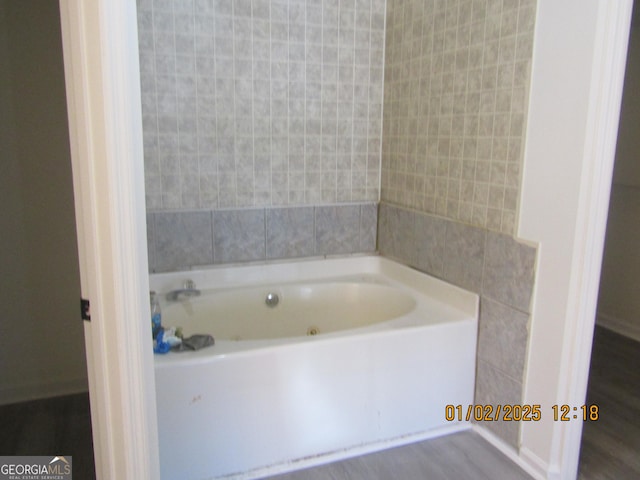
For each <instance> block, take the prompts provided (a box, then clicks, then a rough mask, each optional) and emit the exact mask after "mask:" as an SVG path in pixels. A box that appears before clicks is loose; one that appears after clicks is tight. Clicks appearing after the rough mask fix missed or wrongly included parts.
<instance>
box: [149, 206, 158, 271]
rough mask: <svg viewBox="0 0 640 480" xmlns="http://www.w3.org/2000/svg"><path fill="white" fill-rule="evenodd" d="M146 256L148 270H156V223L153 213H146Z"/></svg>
mask: <svg viewBox="0 0 640 480" xmlns="http://www.w3.org/2000/svg"><path fill="white" fill-rule="evenodd" d="M147 258H148V261H149V272H150V273H152V272H155V271H156V270H155V269H156V224H155V216H154V214H153V213H147Z"/></svg>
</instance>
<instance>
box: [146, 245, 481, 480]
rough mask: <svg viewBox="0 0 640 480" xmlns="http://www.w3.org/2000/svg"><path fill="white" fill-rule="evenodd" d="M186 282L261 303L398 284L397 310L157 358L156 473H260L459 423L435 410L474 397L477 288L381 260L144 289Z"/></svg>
mask: <svg viewBox="0 0 640 480" xmlns="http://www.w3.org/2000/svg"><path fill="white" fill-rule="evenodd" d="M185 278H189V279H192V280H194V281H195V282H196V284H197V285H198V287H199V288H202V289H203V290H204V291H205V292H204V293H203V294H202V297H206V296H207V291H208V290H210V291H211V292H209V293H217V294H225V295H226V294H228V295H232V296H233V295H234V293H233V292H242V293H244V294H245V297H246V293H247V291H254V290H257V291H259V292H258V293H260V295H256V298H259V299H260V301H261V302H264V298H263V297H262V295H263V294H264V293H265V292H264V291H263V290H260V289H262V288H263V287H270V288H273V287H274V285H275V286H277V287H278V288H283V289H286V288H289V287H291V288H293V289H295V288H298V287H299V288H307V287H308V288H312V289H316V294H317V295H319V296H320V297H322V298H323V300H322V301H321V302H320V303H321V304H324V303H326V301H328V300H327V298H326V297H323V295H325V296H328V297H333V296H334V295H336V294H338V293H340V294H341V295H344V292H347V291H348V289H349V288H351V287H353V286H356V285H357V286H358V287H356V288H362V287H365V289H369V291H368V292H365V293H366V295H365V296H364V297H360V298H366V299H367V300H370V299H371V298H372V297H375V298H376V299H378V297H381V298H383V299H384V296H385V294H389V293H390V292H396V294H397V295H398V299H397V303H398V305H396V307H397V310H393V309H391V310H389V311H387V312H386V313H385V315H382V316H381V317H380V318H379V321H377V322H373V323H371V322H369V323H366V322H365V324H364V325H360V324H358V322H350V323H349V324H348V326H346V327H343V328H342V329H340V328H338V329H334V330H333V331H329V332H328V333H322V334H319V335H314V336H308V335H306V333H302V334H298V333H299V332H298V333H296V332H295V331H294V330H292V329H291V328H290V327H287V328H285V329H283V330H282V332H279V334H278V335H277V338H265V335H264V334H259V335H258V334H256V335H255V336H254V338H248V337H247V339H245V340H234V339H232V338H231V339H224V338H223V337H220V340H219V341H216V345H215V346H214V347H211V348H210V349H203V350H201V351H199V352H193V353H186V354H177V353H176V354H169V355H163V356H156V358H155V364H156V365H155V366H156V368H155V370H156V389H157V391H158V397H157V407H158V416H159V422H158V424H159V442H160V455H161V471H162V478H171V479H198V478H203V479H204V478H218V477H224V478H259V477H260V476H263V475H266V474H271V473H274V472H281V471H287V470H293V469H296V468H301V467H303V466H306V465H309V464H318V463H322V462H324V461H328V460H331V459H334V458H336V455H338V456H339V457H346V456H349V455H352V454H354V452H355V453H366V452H368V451H375V450H378V449H380V448H385V447H388V446H393V445H397V444H402V443H409V442H411V441H416V440H419V439H422V438H429V437H432V436H437V435H442V434H446V433H449V432H451V431H457V430H459V429H464V428H469V424H468V422H447V421H446V420H445V418H444V409H445V405H447V404H455V405H457V404H471V403H472V401H473V391H474V385H475V358H476V339H477V318H478V297H477V296H476V295H475V294H472V293H470V292H467V291H464V290H462V289H459V288H457V287H454V286H451V285H449V284H446V283H445V282H442V281H440V280H437V279H435V278H432V277H429V276H427V275H424V274H421V273H419V272H417V271H415V270H412V269H410V268H408V267H405V266H402V265H399V264H397V263H395V262H392V261H390V260H388V259H385V258H382V257H377V256H366V257H349V258H343V259H323V260H308V261H301V262H289V263H283V264H271V265H267V264H264V265H249V266H240V267H236V268H211V269H202V270H197V271H196V270H194V271H189V272H180V273H177V274H160V275H154V276H152V279H151V286H152V288H153V289H155V290H157V291H159V292H165V293H166V292H168V291H170V290H172V289H174V288H178V287H179V286H180V285H181V284H182V282H183V281H184V279H185ZM320 287H321V288H320ZM369 287H371V288H369ZM319 288H320V290H322V288H325V290H324V291H322V292H321V293H319V290H318V289H319ZM381 289H382V290H381ZM243 290H244V292H243ZM282 292H285V290H282ZM372 293H374V295H371V294H372ZM360 294H363V295H364V293H363V292H358V295H360ZM407 297H408V298H409V299H410V300H408V299H407ZM239 298H240V297H239ZM287 298H289V293H287V292H285V294H284V300H286V299H287ZM236 300H237V299H234V301H236ZM242 302H243V301H242V300H238V303H242ZM194 303H195V302H194ZM232 303H233V302H232ZM382 303H383V304H384V303H385V302H384V301H382ZM391 303H394V302H391ZM260 307H262V305H260ZM265 310H266V307H265V308H264V309H262V311H263V312H264V311H265ZM373 310H376V313H377V311H378V310H384V308H383V307H380V306H379V307H376V308H373ZM363 311H365V312H368V311H369V310H367V309H364V310H363ZM394 314H396V316H395V317H394V316H393V315H394ZM389 316H391V317H392V318H388V317H389ZM321 320H322V319H320V318H319V319H318V322H320V321H321ZM334 320H335V319H334ZM314 321H315V320H314ZM198 333H201V332H198ZM214 336H215V333H214Z"/></svg>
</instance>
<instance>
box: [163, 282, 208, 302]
mask: <svg viewBox="0 0 640 480" xmlns="http://www.w3.org/2000/svg"><path fill="white" fill-rule="evenodd" d="M198 295H200V290H198V289H197V288H196V284H195V282H194V281H193V280H185V281H184V284H183V285H182V288H179V289H177V290H172V291H170V292H169V293H167V295H166V297H165V298H166V299H167V301H169V302H177V301H179V300H186V299H188V298H191V297H197V296H198Z"/></svg>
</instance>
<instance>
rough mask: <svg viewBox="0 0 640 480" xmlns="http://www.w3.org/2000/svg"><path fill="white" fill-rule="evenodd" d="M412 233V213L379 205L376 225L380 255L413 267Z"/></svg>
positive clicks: (414, 261)
mask: <svg viewBox="0 0 640 480" xmlns="http://www.w3.org/2000/svg"><path fill="white" fill-rule="evenodd" d="M414 231H415V212H414V211H412V210H407V209H405V208H401V207H397V206H395V205H389V204H388V203H381V204H380V220H379V224H378V248H379V250H380V253H382V254H384V255H387V256H389V257H392V258H396V259H398V260H401V261H403V262H405V263H408V264H409V265H414V266H415V264H416V248H415V240H414Z"/></svg>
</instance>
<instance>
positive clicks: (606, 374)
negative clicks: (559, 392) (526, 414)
mask: <svg viewBox="0 0 640 480" xmlns="http://www.w3.org/2000/svg"><path fill="white" fill-rule="evenodd" d="M587 404H589V405H593V404H596V405H598V407H599V412H600V415H599V419H598V421H596V422H585V424H584V427H583V432H582V449H581V451H580V468H579V474H578V479H579V480H609V479H610V480H626V479H639V478H640V343H638V342H635V341H633V340H630V339H629V338H627V337H623V336H622V335H618V334H617V333H614V332H612V331H611V330H607V329H604V328H601V327H596V330H595V332H594V342H593V352H592V354H591V370H590V372H589V387H588V391H587Z"/></svg>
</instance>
